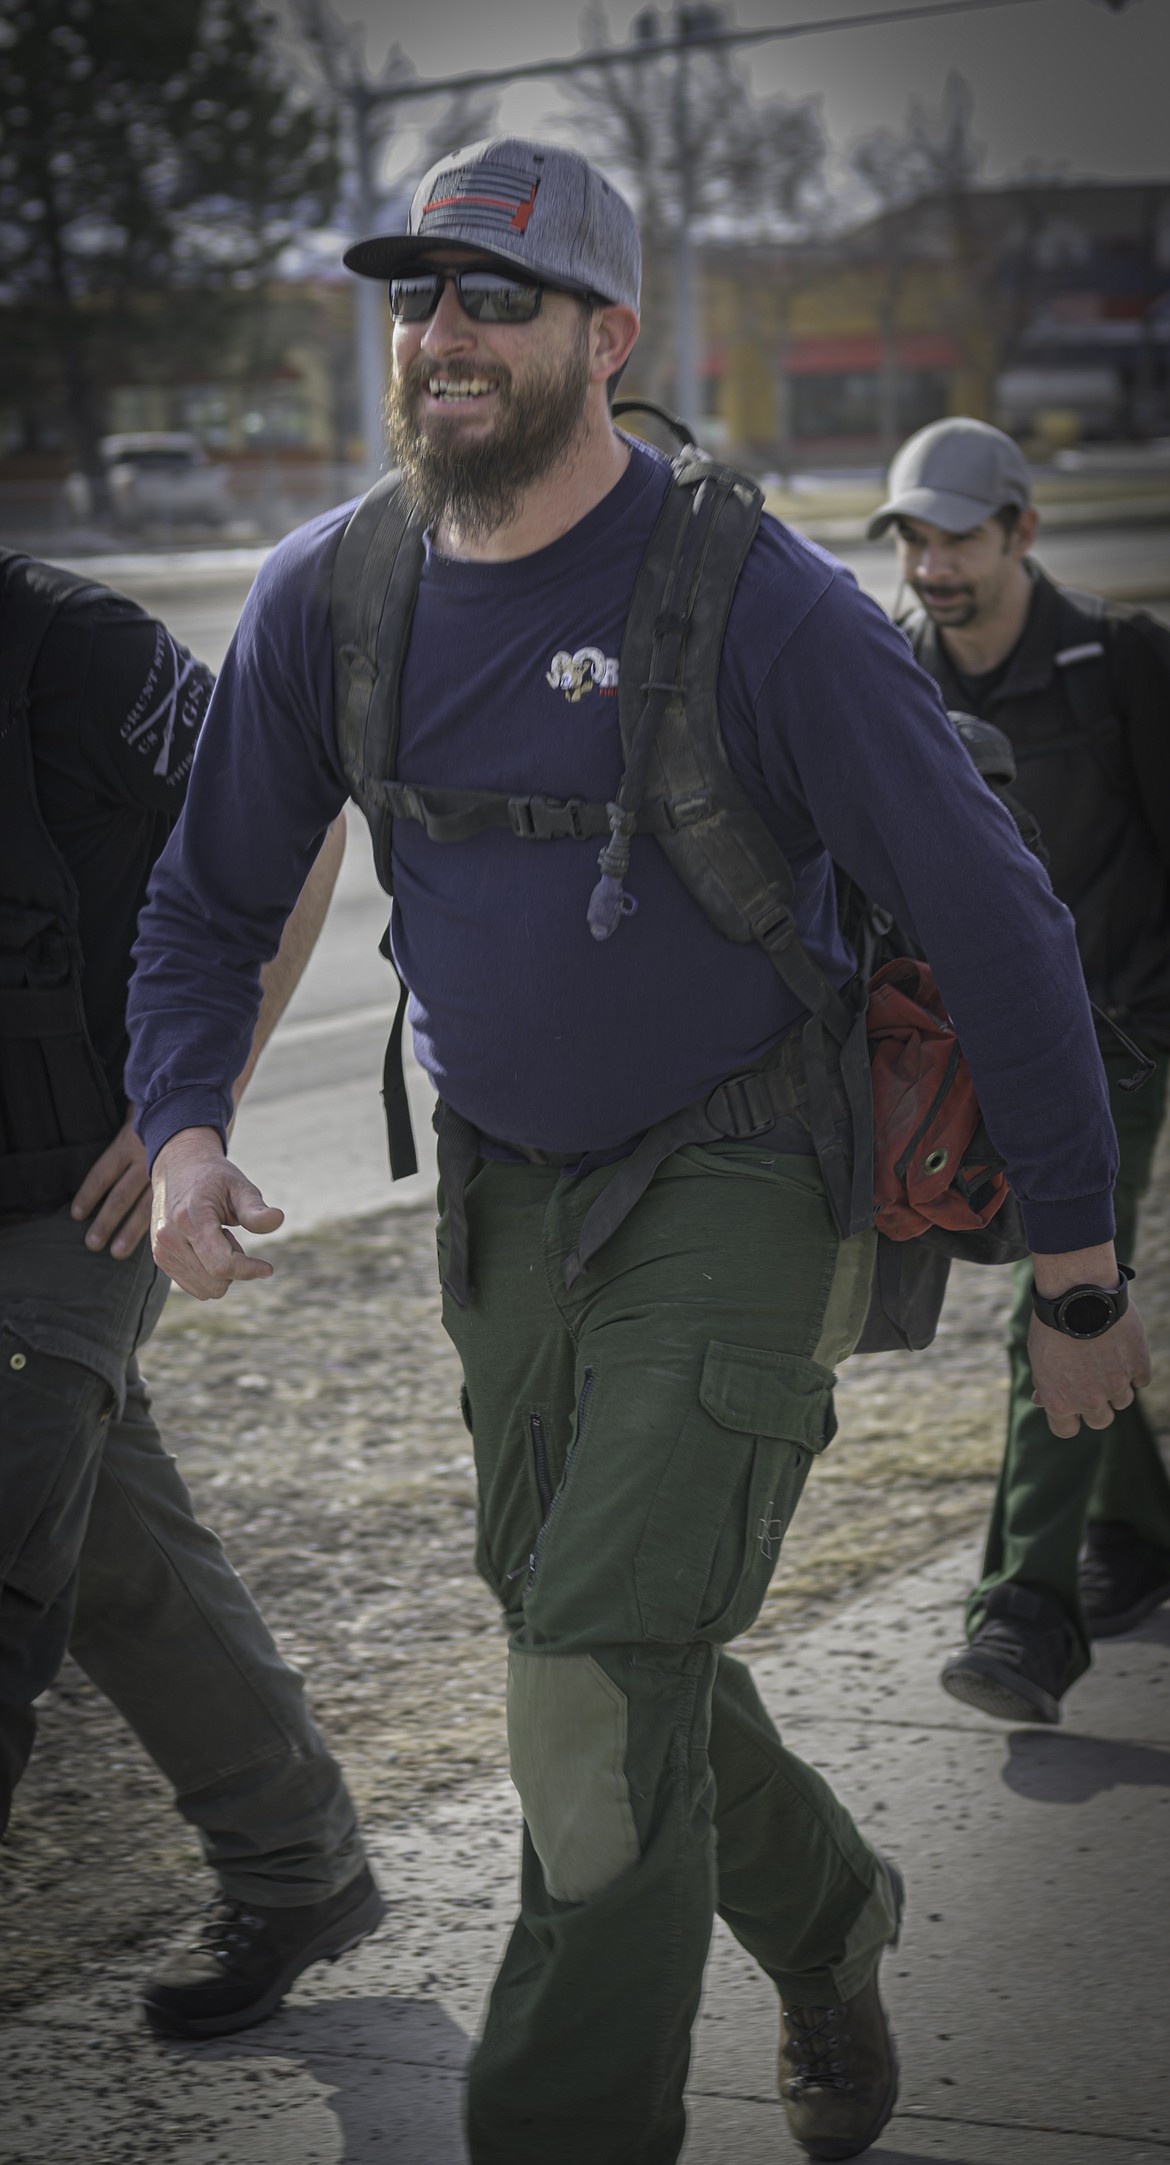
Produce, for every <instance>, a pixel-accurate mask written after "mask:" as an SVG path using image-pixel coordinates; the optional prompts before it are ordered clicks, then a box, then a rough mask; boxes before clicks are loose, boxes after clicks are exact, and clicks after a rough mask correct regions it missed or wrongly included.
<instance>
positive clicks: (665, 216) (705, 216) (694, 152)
mask: <svg viewBox="0 0 1170 2165" xmlns="http://www.w3.org/2000/svg"><path fill="white" fill-rule="evenodd" d="M725 21H726V17H725V16H724V15H722V13H721V12H720V11H719V10H718V9H716V8H713V7H706V6H704V7H701V8H700V7H685V6H680V5H677V4H676V7H675V11H674V14H673V16H672V17H671V18H669V19H668V20H667V21H665V22H663V21H662V20H661V19H660V18H659V16H658V14H657V12H656V10H655V9H653V8H649V9H646V10H644V12H643V13H642V14H641V15H640V16H638V17H637V18H636V20H635V23H634V49H635V50H636V47H637V44H638V42H639V41H644V40H646V39H649V38H654V37H657V36H659V35H661V34H663V33H664V32H668V31H669V30H671V29H676V30H680V31H682V33H683V34H684V36H685V35H686V33H687V31H688V30H690V31H691V33H692V34H693V33H694V32H695V31H696V30H697V31H704V30H710V29H717V28H719V27H720V26H721V24H722V23H724V22H725ZM583 43H584V47H585V50H586V51H589V50H591V49H597V48H598V47H602V46H608V45H609V44H610V43H611V40H610V36H609V27H608V23H607V19H606V15H605V10H604V7H603V6H602V5H601V4H600V0H593V4H592V5H591V6H590V8H589V10H588V12H587V14H586V16H585V20H584V25H583ZM564 95H566V96H567V98H568V101H569V102H568V118H569V120H570V121H571V122H573V123H574V124H575V125H576V126H578V127H579V129H580V131H581V138H582V140H585V141H588V144H589V150H590V156H591V157H593V158H594V159H596V160H597V161H598V163H599V164H601V165H602V166H603V167H605V168H606V169H607V170H608V171H609V172H611V173H612V174H613V176H614V178H615V179H616V180H617V181H618V183H619V184H620V185H623V186H624V187H625V188H626V189H627V190H628V191H629V193H630V195H631V196H632V198H633V200H634V202H635V204H636V206H637V210H638V214H639V221H640V224H641V228H642V243H643V279H644V290H643V325H644V328H643V333H642V337H641V339H640V340H639V343H638V347H637V349H636V354H635V364H634V367H632V368H631V375H632V376H633V375H635V374H636V380H637V383H638V385H639V388H640V389H641V390H643V391H644V393H645V395H646V396H647V397H650V398H655V399H658V400H662V399H669V398H671V397H673V396H674V395H675V392H676V386H675V382H674V356H675V352H676V335H675V329H676V326H675V300H676V280H675V263H676V255H677V250H676V243H677V238H678V232H679V225H680V221H681V220H682V218H683V217H684V216H687V217H689V219H690V220H691V221H692V223H693V227H694V230H695V232H696V235H697V236H698V237H699V238H702V239H706V240H707V241H708V242H713V241H715V240H717V239H718V238H719V237H720V236H726V237H728V238H730V239H731V240H733V241H735V242H737V243H741V244H742V243H744V242H745V241H749V240H752V239H761V240H762V239H766V238H778V237H781V236H785V235H786V236H788V237H790V238H791V237H792V236H794V235H795V234H797V233H799V232H801V231H804V230H806V229H807V226H808V224H809V222H810V220H811V218H812V216H813V214H814V210H815V208H816V206H817V205H818V204H819V202H820V201H821V199H822V197H823V192H824V173H825V163H826V143H825V134H824V128H823V125H822V122H821V116H820V112H819V110H818V105H817V101H816V100H815V99H812V98H805V99H785V98H773V99H771V100H769V101H767V102H766V103H760V102H758V101H757V100H756V99H755V98H754V97H753V95H752V92H751V89H750V86H749V84H748V82H747V80H746V77H745V75H744V73H743V69H742V65H741V63H740V62H739V61H738V60H737V59H736V58H735V57H734V56H733V54H732V53H731V52H730V51H729V50H728V49H727V48H725V47H724V48H704V47H702V46H701V45H696V46H695V47H694V48H693V50H690V51H687V52H686V53H685V54H682V55H658V56H656V57H653V58H646V59H642V60H639V59H636V58H633V57H631V59H630V61H629V64H628V65H621V64H619V65H614V66H608V67H605V68H597V69H596V70H594V69H585V70H583V71H582V73H581V74H580V75H578V76H577V77H576V78H575V79H574V83H573V88H572V89H571V90H569V91H567V92H566V93H564ZM688 418H691V417H688Z"/></svg>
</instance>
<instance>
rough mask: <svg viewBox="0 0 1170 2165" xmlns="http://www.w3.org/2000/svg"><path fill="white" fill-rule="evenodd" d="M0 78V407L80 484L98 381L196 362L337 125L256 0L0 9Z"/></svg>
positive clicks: (292, 210) (303, 200)
mask: <svg viewBox="0 0 1170 2165" xmlns="http://www.w3.org/2000/svg"><path fill="white" fill-rule="evenodd" d="M0 79H2V88H0V310H2V311H3V327H2V331H0V399H5V400H7V401H9V402H11V403H13V404H15V405H16V407H17V408H18V410H19V411H20V412H21V413H22V415H23V416H24V417H25V425H26V432H27V433H28V434H29V435H30V436H31V435H34V434H35V431H36V429H37V427H38V426H39V427H43V426H44V423H45V421H46V419H48V418H50V417H52V418H54V419H60V418H63V419H64V421H65V424H66V427H67V431H68V434H69V436H70V437H71V439H72V443H73V448H74V450H75V452H76V454H77V455H78V456H79V457H80V459H81V461H82V463H83V464H84V466H85V467H86V469H87V470H88V471H89V472H90V473H91V474H93V475H95V477H96V475H97V442H98V439H99V438H100V436H101V435H102V433H103V423H104V407H105V394H106V392H107V390H108V388H109V386H110V385H111V384H112V383H114V382H116V381H118V380H119V379H124V378H125V377H126V375H127V374H128V373H131V372H132V373H133V374H134V375H136V376H139V377H141V376H142V375H143V374H146V375H149V374H151V373H152V372H157V373H159V374H162V375H165V374H167V373H169V372H170V370H171V369H172V367H173V366H174V364H175V362H176V361H177V360H178V359H179V357H182V362H183V366H184V369H185V371H186V372H189V373H192V374H194V373H206V372H208V371H209V370H210V368H211V367H212V366H213V364H214V362H215V360H216V358H217V357H218V356H219V355H220V354H221V353H222V352H223V350H224V348H225V346H226V344H227V343H228V342H229V341H230V340H231V339H232V338H233V337H234V336H235V335H236V334H237V331H238V325H239V319H240V315H241V312H242V311H243V310H245V309H246V308H247V307H248V305H249V302H250V297H251V296H253V295H254V293H255V291H256V289H257V287H258V286H259V285H260V284H261V283H262V281H263V280H264V279H265V277H266V276H267V275H268V274H269V272H270V271H271V269H272V266H273V264H274V262H275V261H276V258H277V257H278V256H279V254H280V252H281V250H282V249H283V248H284V247H285V246H286V244H287V243H288V241H289V240H290V239H291V238H292V237H293V236H294V235H295V234H297V233H298V232H301V231H304V230H305V229H307V228H311V227H313V226H317V225H320V224H321V223H322V222H323V220H324V219H325V218H326V217H327V216H328V213H329V210H330V206H331V203H332V200H333V195H334V191H335V187H336V177H337V163H336V156H335V150H334V143H333V124H332V122H331V121H330V119H329V118H328V117H327V116H326V115H323V113H322V112H321V110H320V109H319V107H318V106H317V105H316V104H315V103H314V101H313V100H312V98H311V97H310V95H309V93H308V92H307V90H306V89H305V88H304V87H303V86H302V85H301V84H299V83H298V82H297V81H296V80H295V78H294V76H293V73H292V71H291V69H290V67H289V65H288V64H287V62H286V61H285V60H284V58H283V56H282V52H281V49H280V47H279V45H278V43H277V40H276V31H275V25H274V23H273V20H272V18H271V17H270V16H268V15H267V14H266V12H265V11H264V9H263V8H262V6H261V5H260V4H259V0H161V4H159V5H155V6H150V5H144V4H143V0H0ZM131 362H132V363H133V368H132V370H131Z"/></svg>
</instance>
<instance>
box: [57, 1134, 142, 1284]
mask: <svg viewBox="0 0 1170 2165" xmlns="http://www.w3.org/2000/svg"><path fill="white" fill-rule="evenodd" d="M99 1204H100V1206H101V1207H100V1209H99V1208H98V1206H99ZM70 1211H71V1214H72V1216H73V1217H74V1218H77V1219H78V1220H80V1219H82V1218H88V1217H89V1216H90V1213H91V1212H93V1211H96V1212H97V1216H96V1217H95V1218H94V1221H93V1224H92V1225H91V1226H89V1227H88V1229H87V1231H86V1235H85V1245H86V1247H87V1248H90V1249H92V1250H93V1252H94V1253H95V1254H97V1252H98V1251H99V1250H100V1249H102V1248H104V1247H105V1246H106V1245H107V1243H108V1244H109V1250H110V1254H111V1255H114V1256H117V1258H118V1261H119V1262H123V1261H124V1260H125V1258H126V1257H127V1256H128V1255H133V1253H134V1250H135V1249H136V1247H137V1246H138V1243H139V1241H140V1240H141V1239H142V1237H143V1235H144V1233H148V1232H149V1231H150V1175H149V1173H148V1172H147V1169H146V1151H145V1150H144V1148H143V1146H142V1144H141V1142H140V1141H139V1138H138V1136H137V1135H136V1134H135V1132H134V1116H133V1114H130V1115H129V1116H128V1117H127V1120H126V1125H125V1127H122V1128H119V1130H118V1132H117V1134H116V1135H115V1137H114V1140H113V1142H112V1143H110V1144H108V1145H107V1147H106V1149H105V1150H103V1152H102V1154H101V1156H100V1158H96V1159H95V1160H94V1163H93V1164H92V1165H91V1166H90V1169H89V1171H88V1173H87V1174H86V1176H85V1179H84V1180H83V1181H82V1183H81V1186H80V1187H79V1189H78V1191H77V1193H76V1195H75V1196H74V1198H73V1201H72V1203H71V1205H70ZM111 1236H112V1237H111Z"/></svg>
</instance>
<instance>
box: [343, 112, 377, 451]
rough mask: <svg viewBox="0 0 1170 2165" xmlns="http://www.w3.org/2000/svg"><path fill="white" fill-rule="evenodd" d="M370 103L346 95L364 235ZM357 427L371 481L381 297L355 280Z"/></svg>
mask: <svg viewBox="0 0 1170 2165" xmlns="http://www.w3.org/2000/svg"><path fill="white" fill-rule="evenodd" d="M370 102H371V101H370V98H369V95H368V93H367V91H366V89H365V87H364V85H362V84H360V83H355V84H353V85H352V86H351V88H350V91H349V103H350V111H351V113H352V114H353V140H354V154H355V165H356V168H357V200H358V212H359V216H360V220H361V232H362V234H363V236H364V235H366V234H370V233H372V232H373V230H374V225H375V222H376V218H377V193H376V190H375V187H374V146H373V142H372V140H371V133H370ZM356 283H357V299H356V308H357V349H358V422H359V427H360V430H361V438H362V464H363V467H364V470H365V476H366V480H367V481H368V482H370V481H375V480H376V479H377V477H378V475H379V474H380V473H381V471H382V466H383V461H384V450H385V441H386V430H385V423H384V420H383V409H384V406H385V400H386V295H385V293H384V292H383V290H382V287H381V286H380V285H379V284H378V282H377V280H376V279H372V278H359V279H358V280H357V281H356Z"/></svg>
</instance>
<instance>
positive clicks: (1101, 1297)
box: [1058, 1293, 1116, 1338]
mask: <svg viewBox="0 0 1170 2165" xmlns="http://www.w3.org/2000/svg"><path fill="white" fill-rule="evenodd" d="M1058 1306H1059V1309H1060V1328H1061V1330H1062V1331H1067V1332H1068V1335H1069V1337H1070V1338H1099V1337H1100V1336H1101V1333H1102V1331H1107V1330H1108V1329H1109V1326H1110V1324H1111V1323H1112V1321H1113V1317H1114V1312H1115V1306H1116V1304H1115V1302H1113V1301H1112V1300H1111V1299H1110V1298H1109V1296H1108V1294H1106V1293H1074V1294H1073V1295H1072V1297H1071V1299H1069V1300H1064V1301H1060V1302H1059V1303H1058Z"/></svg>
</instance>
